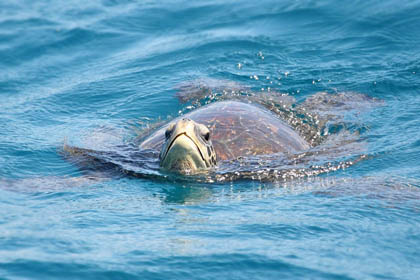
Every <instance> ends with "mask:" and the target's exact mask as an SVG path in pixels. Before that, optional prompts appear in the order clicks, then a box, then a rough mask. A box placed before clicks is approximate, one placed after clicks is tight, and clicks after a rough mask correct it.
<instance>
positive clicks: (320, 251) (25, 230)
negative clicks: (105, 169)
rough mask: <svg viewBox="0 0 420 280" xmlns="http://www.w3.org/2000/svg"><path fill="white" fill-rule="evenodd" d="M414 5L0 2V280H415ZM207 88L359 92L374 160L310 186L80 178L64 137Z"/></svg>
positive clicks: (419, 41) (145, 115)
mask: <svg viewBox="0 0 420 280" xmlns="http://www.w3.org/2000/svg"><path fill="white" fill-rule="evenodd" d="M419 22H420V1H403V2H400V1H373V0H372V1H351V2H348V3H347V2H342V1H332V0H326V1H310V0H306V1H305V0H298V1H268V0H261V1H229V0H228V1H226V0H225V1H197V2H191V1H185V0H176V1H158V3H157V1H117V0H115V1H111V0H109V1H105V0H104V1H99V0H95V1H79V0H72V1H42V0H40V1H23V0H22V1H0V67H1V71H0V278H5V279H27V278H30V279H37V278H39V279H52V278H59V279H63V278H70V279H77V278H81V279H88V278H91V279H106V278H110V279H125V278H128V279H130V278H141V279H172V278H183V279H213V278H216V277H220V278H221V279H278V278H292V279H308V278H310V279H418V277H419V275H420V266H419V261H420V253H419V250H418V248H420V189H419V188H420V175H419V174H420V165H419V160H420V132H419V131H420V121H419V120H420V118H419V113H420V95H419V93H420V92H419V90H420V89H419V87H420V28H419V26H420V25H419ZM201 78H212V79H219V80H229V81H234V82H237V83H240V84H244V85H247V86H249V87H252V88H253V89H255V90H260V89H265V90H267V89H268V87H270V88H271V89H273V90H276V91H278V92H283V93H288V94H289V95H291V96H293V97H294V98H296V100H298V101H302V100H304V99H305V98H307V97H310V96H312V95H314V94H315V93H316V92H321V91H326V92H329V93H331V94H335V93H342V92H356V93H361V94H364V95H366V96H369V97H372V98H376V99H377V100H380V101H381V105H380V106H375V107H373V108H371V109H370V110H367V111H363V112H361V113H360V115H359V116H358V119H357V121H358V122H359V123H361V124H362V125H363V127H365V131H364V132H363V134H362V137H363V139H364V140H365V141H366V143H367V150H366V154H367V155H368V159H367V160H364V161H362V162H359V163H357V164H355V165H354V166H351V167H350V168H347V169H345V170H340V171H337V172H332V173H329V174H328V175H323V176H317V177H313V178H310V179H308V180H299V181H286V182H277V183H262V182H258V181H247V180H245V181H237V182H232V183H208V184H207V183H198V182H197V183H194V182H188V183H185V184H184V183H174V182H169V181H168V182H166V181H165V180H158V181H156V180H150V179H140V178H130V177H123V178H115V179H110V180H104V181H100V182H96V181H95V182H92V183H91V184H86V182H81V181H80V178H81V176H80V175H81V171H80V170H79V169H78V168H77V167H76V166H74V165H73V164H72V163H70V162H68V161H66V160H65V159H63V157H62V155H61V154H60V152H59V151H60V149H61V147H62V146H63V142H64V139H69V140H71V141H77V140H78V139H83V138H84V137H88V135H89V133H91V132H92V131H98V130H107V131H113V133H112V135H116V136H115V139H114V138H113V137H111V136H107V137H106V138H105V139H100V140H101V141H103V142H104V143H105V144H106V143H111V142H113V141H118V139H119V138H118V137H120V136H121V137H129V136H130V133H132V132H131V131H132V128H133V124H134V123H138V122H139V121H141V120H143V119H147V120H149V119H150V120H155V119H158V118H166V116H168V115H171V116H176V115H177V114H178V112H179V111H180V110H182V109H183V107H184V106H185V105H183V104H181V103H180V102H179V100H178V99H177V98H176V96H175V95H176V88H177V87H178V85H179V84H182V83H184V82H186V81H193V80H196V79H201Z"/></svg>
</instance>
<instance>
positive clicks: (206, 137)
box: [199, 124, 210, 141]
mask: <svg viewBox="0 0 420 280" xmlns="http://www.w3.org/2000/svg"><path fill="white" fill-rule="evenodd" d="M199 128H200V134H201V136H202V137H203V139H204V140H206V141H209V140H210V131H209V129H208V128H207V127H206V126H205V125H203V124H201V125H200V126H199Z"/></svg>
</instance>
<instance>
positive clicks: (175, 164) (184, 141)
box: [159, 118, 216, 174]
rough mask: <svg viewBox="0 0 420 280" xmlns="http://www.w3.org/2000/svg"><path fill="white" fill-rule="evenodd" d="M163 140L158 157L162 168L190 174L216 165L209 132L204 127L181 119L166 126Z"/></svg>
mask: <svg viewBox="0 0 420 280" xmlns="http://www.w3.org/2000/svg"><path fill="white" fill-rule="evenodd" d="M165 138H166V140H165V143H164V145H163V147H162V151H161V152H160V157H159V158H160V166H162V167H163V168H165V169H167V170H171V171H175V172H179V173H183V174H191V173H195V172H196V171H197V170H199V169H205V168H209V167H212V166H214V165H216V153H215V152H214V148H213V145H212V143H211V140H210V131H209V129H208V128H207V127H206V126H205V125H203V124H199V123H196V122H195V121H193V120H190V119H187V118H183V119H180V120H178V121H177V122H174V123H171V124H170V125H169V126H168V128H167V129H166V132H165Z"/></svg>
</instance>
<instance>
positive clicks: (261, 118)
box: [140, 101, 310, 160]
mask: <svg viewBox="0 0 420 280" xmlns="http://www.w3.org/2000/svg"><path fill="white" fill-rule="evenodd" d="M182 118H190V119H192V120H194V121H195V122H198V123H202V124H204V125H206V126H207V127H208V128H209V130H210V133H211V134H210V135H211V136H210V137H211V141H212V143H213V146H214V149H215V151H216V156H217V159H218V160H230V159H236V158H238V157H243V156H255V155H266V154H275V153H296V152H300V151H304V150H306V149H309V148H310V145H309V144H308V143H307V142H306V141H305V140H304V139H303V138H302V137H301V136H300V135H299V134H298V133H297V132H296V131H294V130H293V129H292V128H291V127H290V126H289V125H288V124H286V122H284V121H283V120H281V119H280V118H278V116H277V115H275V114H274V113H273V112H271V111H269V110H267V109H265V108H263V107H262V106H260V105H256V104H252V103H244V102H239V101H220V102H214V103H211V104H209V105H206V106H203V107H201V108H199V109H197V110H195V111H192V112H190V113H188V114H186V115H183V116H182ZM177 120H178V119H175V120H173V121H172V122H175V121H177ZM170 123H171V122H170ZM170 123H168V124H166V125H164V126H163V127H161V128H160V129H159V130H157V131H156V132H154V133H152V134H151V135H150V136H149V137H147V138H146V139H145V140H144V141H143V142H142V143H141V144H140V148H142V149H155V150H159V151H160V149H161V148H162V145H163V143H164V141H165V130H166V128H167V126H168V125H169V124H170Z"/></svg>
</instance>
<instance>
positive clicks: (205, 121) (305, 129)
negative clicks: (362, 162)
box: [63, 83, 372, 182]
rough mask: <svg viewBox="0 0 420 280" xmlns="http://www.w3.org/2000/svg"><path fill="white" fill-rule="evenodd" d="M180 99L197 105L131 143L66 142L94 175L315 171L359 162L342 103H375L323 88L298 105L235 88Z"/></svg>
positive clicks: (195, 89) (194, 90)
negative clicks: (90, 146)
mask: <svg viewBox="0 0 420 280" xmlns="http://www.w3.org/2000/svg"><path fill="white" fill-rule="evenodd" d="M219 85H220V83H219ZM177 96H178V98H179V100H180V101H181V102H184V103H185V102H190V106H186V108H189V111H188V112H186V113H183V114H181V116H179V117H177V118H175V119H172V120H169V121H167V122H163V123H159V124H156V125H153V124H152V125H151V128H149V129H143V130H141V133H140V135H139V136H138V137H136V138H135V139H134V140H132V141H129V142H128V143H126V142H125V143H120V144H118V145H115V146H111V147H109V146H106V147H105V146H101V145H99V146H98V145H96V146H95V147H94V148H93V149H86V148H80V147H75V146H70V145H67V144H65V145H64V149H63V150H64V152H65V155H66V157H67V158H69V157H70V158H76V160H75V162H76V163H77V164H78V165H79V166H80V165H81V167H82V170H88V171H94V174H95V175H94V176H96V174H105V175H106V173H108V172H109V171H110V170H114V171H115V170H118V172H120V174H129V175H133V176H136V177H148V178H150V177H154V178H175V179H176V180H178V178H181V180H189V179H188V178H191V179H192V180H201V179H204V181H206V182H213V181H232V180H237V179H251V180H253V179H256V180H264V181H273V180H274V181H277V180H288V179H293V178H301V177H307V176H314V175H318V174H321V173H325V172H330V171H334V170H338V169H342V168H346V167H348V166H349V165H352V164H353V163H355V162H356V161H358V160H354V158H351V157H353V156H357V154H358V153H359V152H360V151H362V149H363V148H361V147H362V146H363V145H362V144H361V143H360V142H359V141H358V139H359V137H358V133H357V131H353V132H352V131H348V130H347V129H345V127H347V124H346V123H345V122H344V120H345V119H344V118H343V117H341V116H342V115H343V113H342V110H338V111H337V112H336V108H335V107H337V105H336V104H344V105H345V104H348V103H349V102H348V100H349V98H350V99H351V100H352V101H353V103H354V105H353V106H350V105H351V104H353V103H351V104H349V106H350V108H349V109H346V111H349V110H350V109H352V108H356V109H357V108H359V107H361V106H362V105H363V104H371V103H372V102H371V101H370V99H368V98H366V97H365V96H363V95H360V94H350V93H348V94H325V93H319V94H315V95H313V96H311V97H309V98H307V100H305V101H303V102H301V103H296V102H295V100H294V98H293V97H291V96H289V95H287V94H280V93H278V92H264V93H262V92H252V91H247V90H242V89H241V88H238V87H232V85H229V88H228V89H225V88H223V89H220V88H217V87H216V88H215V89H214V88H211V87H208V86H206V85H205V86H203V85H202V84H200V85H199V86H197V85H196V84H193V86H192V87H187V88H183V89H182V90H181V91H180V92H179V93H178V94H177ZM317 104H318V105H319V106H321V105H322V106H321V107H322V112H319V113H318V112H317V110H315V109H316V108H317V107H318V105H317ZM330 104H331V105H330ZM309 105H310V106H309ZM311 106H312V107H314V108H313V109H312V110H308V109H307V108H311ZM342 108H343V106H339V108H338V109H342ZM343 128H344V129H343ZM334 131H338V132H334ZM94 139H95V141H94V142H96V138H94ZM97 147H100V149H99V150H98V149H97ZM68 156H69V157H68ZM109 167H112V168H109ZM115 167H116V168H115ZM103 171H105V172H103ZM168 171H169V172H168ZM171 174H172V175H171ZM176 174H181V175H182V176H180V177H179V176H177V175H176ZM184 175H195V176H184ZM100 176H102V175H100Z"/></svg>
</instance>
